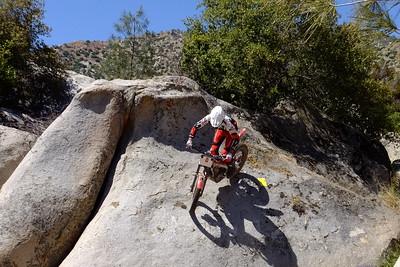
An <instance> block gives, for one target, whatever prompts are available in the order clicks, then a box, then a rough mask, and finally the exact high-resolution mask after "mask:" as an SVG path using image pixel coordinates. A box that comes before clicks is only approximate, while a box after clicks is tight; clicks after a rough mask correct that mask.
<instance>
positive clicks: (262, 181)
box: [257, 178, 268, 187]
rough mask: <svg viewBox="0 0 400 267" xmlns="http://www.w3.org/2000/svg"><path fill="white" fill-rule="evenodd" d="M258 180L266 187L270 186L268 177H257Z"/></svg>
mask: <svg viewBox="0 0 400 267" xmlns="http://www.w3.org/2000/svg"><path fill="white" fill-rule="evenodd" d="M257 180H258V181H259V182H260V184H261V185H262V186H264V187H268V183H267V179H265V178H257Z"/></svg>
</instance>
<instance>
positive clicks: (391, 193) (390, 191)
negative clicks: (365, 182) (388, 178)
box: [380, 185, 400, 211]
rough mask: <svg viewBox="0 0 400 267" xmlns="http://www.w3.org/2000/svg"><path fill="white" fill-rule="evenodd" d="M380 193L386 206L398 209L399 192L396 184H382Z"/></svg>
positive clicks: (399, 201)
mask: <svg viewBox="0 0 400 267" xmlns="http://www.w3.org/2000/svg"><path fill="white" fill-rule="evenodd" d="M380 195H381V198H382V200H383V201H384V203H385V204H386V205H387V206H389V207H390V208H392V209H395V210H398V211H400V192H399V190H398V189H396V186H394V185H390V186H383V187H382V188H381V192H380Z"/></svg>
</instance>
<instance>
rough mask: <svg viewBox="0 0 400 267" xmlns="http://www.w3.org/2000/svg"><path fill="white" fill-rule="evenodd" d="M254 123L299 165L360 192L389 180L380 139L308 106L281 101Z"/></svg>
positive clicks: (363, 192)
mask: <svg viewBox="0 0 400 267" xmlns="http://www.w3.org/2000/svg"><path fill="white" fill-rule="evenodd" d="M256 125H257V128H258V129H259V130H260V131H261V132H262V133H263V134H264V136H265V137H266V138H268V139H270V140H272V141H273V142H274V143H275V144H276V145H278V146H279V147H281V148H283V149H285V150H287V151H289V152H291V153H293V154H294V155H295V156H296V158H297V161H298V162H299V164H300V165H302V166H305V167H307V168H309V169H311V170H313V171H315V172H317V173H318V174H320V175H323V176H325V177H327V178H330V179H331V180H332V181H334V182H335V183H340V184H341V185H342V186H345V187H350V188H351V189H352V190H354V191H357V192H359V193H361V194H369V191H370V190H371V189H372V190H374V191H377V190H378V188H377V185H378V184H382V183H383V184H384V183H388V182H389V181H390V159H389V157H388V154H387V152H386V150H385V147H384V146H383V145H382V144H381V143H380V142H377V141H371V140H369V139H368V138H367V137H366V136H364V135H363V134H362V133H360V132H358V131H357V130H355V129H354V128H351V127H348V126H346V125H344V124H342V123H337V122H333V121H331V120H329V119H328V118H326V117H324V116H322V115H321V114H320V113H318V112H317V111H316V110H313V109H312V108H311V107H294V106H292V103H287V102H284V103H281V105H279V106H278V107H277V108H276V109H275V110H274V111H273V112H272V114H270V115H268V116H261V117H260V118H259V119H258V121H256ZM365 185H368V186H367V187H366V186H365Z"/></svg>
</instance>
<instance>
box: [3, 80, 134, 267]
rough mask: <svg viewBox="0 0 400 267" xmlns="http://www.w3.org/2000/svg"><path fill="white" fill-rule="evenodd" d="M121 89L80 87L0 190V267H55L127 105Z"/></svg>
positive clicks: (85, 209) (79, 224)
mask: <svg viewBox="0 0 400 267" xmlns="http://www.w3.org/2000/svg"><path fill="white" fill-rule="evenodd" d="M120 89H121V88H119V87H116V86H112V85H105V86H99V87H97V88H95V89H93V90H91V91H86V92H83V93H81V94H78V95H77V96H76V97H75V98H74V100H73V101H72V103H71V104H70V105H69V106H68V108H67V109H66V110H65V112H64V113H62V114H61V115H60V116H59V117H58V118H57V119H56V120H55V121H54V122H53V123H52V124H51V126H50V127H49V128H48V129H47V130H46V131H45V132H44V133H43V134H42V136H41V137H40V138H39V139H38V140H37V142H36V144H35V145H34V147H33V148H32V149H31V151H30V152H29V153H28V154H27V155H26V157H25V158H24V160H23V161H22V162H21V163H20V165H19V166H18V168H17V169H16V170H15V171H14V173H13V174H12V175H11V177H10V178H9V179H8V181H7V182H6V183H5V184H4V185H3V187H2V189H1V192H0V214H1V216H0V266H55V265H57V264H58V263H60V261H61V260H62V259H63V258H64V257H65V254H66V253H67V252H68V251H69V250H70V249H71V247H72V246H73V244H74V243H75V242H76V240H77V238H78V236H79V235H80V233H81V231H82V230H83V227H84V226H85V223H86V220H87V219H88V217H89V215H90V212H91V210H92V209H93V205H94V203H95V200H96V197H97V194H98V192H99V190H100V187H101V185H102V183H103V180H104V177H105V174H106V172H107V170H108V166H109V164H110V162H111V159H112V157H113V154H114V150H115V148H116V145H117V143H118V140H119V138H120V135H121V133H122V129H123V126H124V120H125V113H126V110H129V107H128V105H127V102H126V100H125V98H124V94H123V92H122V91H121V90H120Z"/></svg>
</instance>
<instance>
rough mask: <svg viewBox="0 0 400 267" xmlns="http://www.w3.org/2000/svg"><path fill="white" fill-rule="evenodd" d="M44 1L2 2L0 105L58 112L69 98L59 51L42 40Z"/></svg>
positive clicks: (5, 0)
mask: <svg viewBox="0 0 400 267" xmlns="http://www.w3.org/2000/svg"><path fill="white" fill-rule="evenodd" d="M42 20H43V1H40V0H13V1H12V0H0V85H1V87H0V105H1V106H3V107H9V108H14V109H15V108H17V109H22V110H28V111H37V112H39V111H41V110H43V109H44V107H45V106H46V108H48V109H56V108H57V106H59V105H60V104H61V103H62V102H65V101H66V99H67V91H66V90H67V85H66V82H65V80H64V72H63V68H62V65H61V63H60V62H59V60H58V56H57V54H56V52H55V51H54V50H53V49H51V48H49V47H47V46H46V45H45V44H44V42H43V41H42V40H41V39H40V37H41V36H44V35H47V34H48V33H49V31H50V30H49V28H48V27H47V26H46V25H45V24H44V23H43V22H42Z"/></svg>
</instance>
